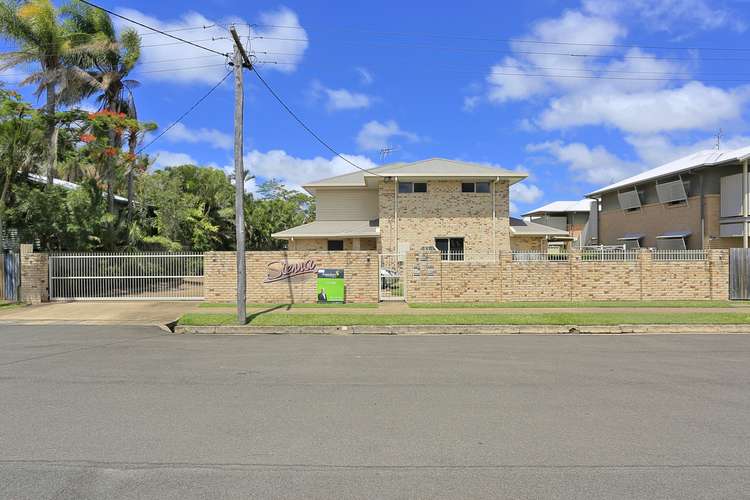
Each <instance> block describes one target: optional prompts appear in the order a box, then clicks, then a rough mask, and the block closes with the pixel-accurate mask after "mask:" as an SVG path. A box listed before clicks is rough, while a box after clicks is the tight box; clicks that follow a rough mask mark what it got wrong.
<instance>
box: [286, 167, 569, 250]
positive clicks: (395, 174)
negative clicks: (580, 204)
mask: <svg viewBox="0 0 750 500" xmlns="http://www.w3.org/2000/svg"><path fill="white" fill-rule="evenodd" d="M525 178H526V175H525V174H521V173H518V172H514V171H509V170H503V169H500V168H493V167H488V166H485V165H478V164H473V163H465V162H460V161H453V160H445V159H437V158H435V159H429V160H423V161H417V162H414V163H395V164H391V165H385V166H382V167H378V168H374V169H371V170H368V171H357V172H353V173H350V174H345V175H340V176H337V177H332V178H329V179H324V180H321V181H317V182H313V183H310V184H307V185H305V186H304V188H305V189H306V190H307V191H308V192H309V193H310V194H312V195H313V196H314V197H315V203H316V209H317V213H316V220H315V222H312V223H309V224H304V225H302V226H298V227H294V228H291V229H288V230H285V231H281V232H279V233H276V234H274V235H273V237H274V238H277V239H282V240H287V241H288V242H289V250H293V251H302V250H309V251H321V250H328V251H332V250H377V251H379V252H381V253H383V254H397V255H399V256H403V255H405V254H406V253H407V252H408V251H410V250H420V249H423V248H424V247H430V248H431V247H436V248H437V249H438V250H440V251H441V253H442V254H443V256H444V258H445V259H450V260H463V259H464V258H465V257H466V258H468V256H469V255H497V254H498V252H509V251H511V250H534V251H543V250H546V248H547V242H548V241H550V240H553V239H556V238H558V239H569V234H568V232H567V230H565V229H558V228H553V227H549V226H545V225H542V224H537V223H534V222H529V221H523V220H521V219H515V218H511V217H510V216H509V189H510V186H511V185H513V184H515V183H517V182H521V181H522V180H523V179H525Z"/></svg>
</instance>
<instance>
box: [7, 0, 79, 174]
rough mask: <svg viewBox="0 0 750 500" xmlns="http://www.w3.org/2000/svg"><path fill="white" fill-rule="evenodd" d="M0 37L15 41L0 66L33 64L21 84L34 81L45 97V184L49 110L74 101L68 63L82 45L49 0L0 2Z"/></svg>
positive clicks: (51, 144) (50, 152)
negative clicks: (33, 67) (30, 71)
mask: <svg viewBox="0 0 750 500" xmlns="http://www.w3.org/2000/svg"><path fill="white" fill-rule="evenodd" d="M0 36H2V37H4V38H6V39H8V40H10V41H12V42H14V43H15V44H16V50H13V51H11V52H5V53H3V54H0V70H5V69H8V68H11V67H15V66H27V65H34V66H36V65H38V66H37V67H36V69H34V70H33V71H32V73H31V74H30V75H29V76H28V77H27V78H26V79H25V80H24V81H23V82H22V84H23V85H29V84H34V85H36V90H35V95H36V96H37V97H40V96H41V95H42V94H45V97H46V104H45V107H44V111H45V115H46V116H45V119H46V125H45V140H46V143H47V165H46V174H47V185H48V186H51V185H52V181H53V179H54V175H55V169H56V166H57V124H56V120H55V113H56V112H57V109H58V106H59V105H60V104H66V103H74V102H77V101H78V100H80V97H81V95H80V88H81V87H80V78H79V77H78V75H79V68H77V67H76V65H75V64H74V63H72V61H75V60H76V59H77V58H78V57H79V56H80V54H82V53H83V52H85V50H86V47H85V46H84V44H82V43H81V42H82V41H83V40H82V39H81V38H80V37H81V34H79V33H75V32H72V31H71V30H70V29H69V26H67V25H66V23H65V22H64V13H63V12H62V11H61V10H58V9H56V8H55V7H54V6H53V5H52V2H51V1H50V0H0Z"/></svg>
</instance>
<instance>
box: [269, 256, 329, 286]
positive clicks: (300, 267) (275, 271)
mask: <svg viewBox="0 0 750 500" xmlns="http://www.w3.org/2000/svg"><path fill="white" fill-rule="evenodd" d="M317 270H318V264H317V263H316V262H315V261H314V260H312V259H308V260H306V261H302V262H291V263H290V262H286V261H278V260H277V261H274V262H270V263H269V264H268V270H267V274H266V279H265V280H264V281H263V283H274V282H276V281H282V280H286V279H290V278H294V277H296V276H309V275H311V274H314V273H315V272H317Z"/></svg>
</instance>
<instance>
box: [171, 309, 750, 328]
mask: <svg viewBox="0 0 750 500" xmlns="http://www.w3.org/2000/svg"><path fill="white" fill-rule="evenodd" d="M747 323H750V314H741V313H543V314H523V313H519V314H471V313H461V314H431V315H409V314H347V313H338V314H304V313H298V314H284V313H274V314H266V313H265V312H262V313H258V314H251V315H249V316H248V324H249V325H253V326H353V325H372V326H379V325H620V324H631V325H632V324H659V325H669V324H747ZM179 324H180V325H186V326H221V325H235V324H236V316H235V315H233V314H219V313H213V314H212V313H189V314H185V315H184V316H183V317H182V318H180V321H179Z"/></svg>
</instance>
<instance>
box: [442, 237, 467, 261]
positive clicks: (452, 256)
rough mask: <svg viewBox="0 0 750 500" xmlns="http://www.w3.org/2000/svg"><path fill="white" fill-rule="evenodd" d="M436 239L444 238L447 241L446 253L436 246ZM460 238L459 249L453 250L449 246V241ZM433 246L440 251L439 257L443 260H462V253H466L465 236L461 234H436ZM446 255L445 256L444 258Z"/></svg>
mask: <svg viewBox="0 0 750 500" xmlns="http://www.w3.org/2000/svg"><path fill="white" fill-rule="evenodd" d="M438 240H446V241H447V242H448V253H445V252H443V251H441V250H440V248H438V244H437V243H438ZM453 240H461V251H460V252H453V249H452V248H451V241H453ZM435 248H437V249H438V250H439V251H440V258H441V259H442V260H444V261H463V260H464V254H465V253H466V251H465V248H466V238H465V237H463V236H436V237H435ZM446 256H447V258H446Z"/></svg>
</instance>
